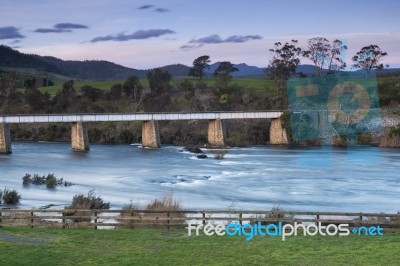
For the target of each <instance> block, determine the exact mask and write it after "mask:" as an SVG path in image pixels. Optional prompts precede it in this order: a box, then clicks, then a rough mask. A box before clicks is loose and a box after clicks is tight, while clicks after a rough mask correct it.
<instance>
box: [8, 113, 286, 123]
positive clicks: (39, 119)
mask: <svg viewBox="0 0 400 266" xmlns="http://www.w3.org/2000/svg"><path fill="white" fill-rule="evenodd" d="M281 115H282V112H281V111H253V112H205V113H131V114H116V113H110V114H49V115H45V114H44V115H6V116H0V123H11V124H15V123H59V122H106V121H149V120H211V119H259V118H279V117H280V116H281Z"/></svg>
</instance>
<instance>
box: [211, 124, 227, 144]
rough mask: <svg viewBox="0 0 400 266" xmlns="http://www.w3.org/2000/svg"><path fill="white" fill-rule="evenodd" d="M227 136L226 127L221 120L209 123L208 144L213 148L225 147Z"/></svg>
mask: <svg viewBox="0 0 400 266" xmlns="http://www.w3.org/2000/svg"><path fill="white" fill-rule="evenodd" d="M225 135H226V131H225V126H224V123H223V121H222V120H221V119H214V120H210V121H209V122H208V144H210V145H211V147H224V146H225V137H226V136H225Z"/></svg>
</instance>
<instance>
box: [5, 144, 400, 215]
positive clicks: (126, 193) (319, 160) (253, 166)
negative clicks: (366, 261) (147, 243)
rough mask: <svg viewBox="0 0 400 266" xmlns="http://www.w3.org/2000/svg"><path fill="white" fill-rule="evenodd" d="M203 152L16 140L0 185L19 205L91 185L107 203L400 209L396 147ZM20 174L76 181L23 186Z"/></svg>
mask: <svg viewBox="0 0 400 266" xmlns="http://www.w3.org/2000/svg"><path fill="white" fill-rule="evenodd" d="M205 152H206V153H207V155H208V156H209V158H208V159H197V157H196V155H195V154H192V153H189V152H186V151H183V147H175V146H163V147H162V148H161V149H156V150H149V149H142V148H141V147H140V146H138V145H101V144H92V145H91V150H90V151H89V152H87V153H74V152H72V151H71V149H70V144H68V143H46V142H41V143H25V142H15V143H13V154H11V155H0V169H1V170H0V188H4V187H5V186H7V187H8V188H12V189H17V190H18V192H20V194H21V195H22V199H21V203H20V204H19V207H20V208H39V207H42V206H44V205H47V204H59V205H61V206H64V205H67V204H68V203H70V202H71V200H72V197H73V196H74V195H75V194H77V193H85V194H86V193H87V192H88V191H89V190H90V189H92V188H93V189H95V193H96V194H97V195H100V196H101V197H102V198H103V199H104V200H105V201H107V202H108V201H109V202H111V207H112V208H120V207H122V205H123V204H125V203H129V201H130V199H132V200H133V201H134V202H136V203H138V204H139V206H141V207H143V206H144V205H145V204H146V203H148V202H149V201H150V200H152V199H154V198H156V197H159V196H163V195H166V194H168V193H173V194H174V197H175V198H177V199H179V200H180V201H181V203H182V204H183V206H184V208H185V209H227V208H228V207H229V206H230V207H232V206H233V207H234V208H235V209H252V210H256V209H257V210H263V209H266V210H269V209H270V208H271V207H272V206H274V205H280V206H281V207H282V208H284V209H285V210H302V211H363V212H366V211H369V212H381V211H382V212H397V211H400V174H399V172H400V150H399V149H380V148H376V147H362V146H360V147H352V148H347V149H346V148H344V149H343V148H331V147H296V148H293V147H272V146H256V147H247V148H230V149H228V154H226V155H225V158H224V159H222V160H215V159H214V158H213V155H212V154H211V151H210V150H205ZM26 173H29V174H35V173H37V174H40V175H45V174H48V173H54V174H55V175H56V176H57V177H58V178H60V177H63V178H64V180H66V181H70V182H72V183H74V184H75V185H73V186H70V187H61V186H58V187H57V188H55V189H47V188H46V187H45V186H37V185H32V184H31V185H29V186H23V185H22V176H24V175H25V174H26Z"/></svg>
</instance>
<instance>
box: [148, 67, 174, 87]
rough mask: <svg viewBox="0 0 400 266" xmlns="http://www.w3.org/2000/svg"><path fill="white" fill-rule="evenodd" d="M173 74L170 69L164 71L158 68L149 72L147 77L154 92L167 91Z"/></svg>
mask: <svg viewBox="0 0 400 266" xmlns="http://www.w3.org/2000/svg"><path fill="white" fill-rule="evenodd" d="M171 78H172V76H171V74H170V73H169V72H168V71H163V70H162V69H161V68H156V69H154V70H150V71H149V72H147V79H148V80H149V86H150V89H151V91H152V92H156V93H165V92H166V91H167V89H168V88H169V82H170V81H171Z"/></svg>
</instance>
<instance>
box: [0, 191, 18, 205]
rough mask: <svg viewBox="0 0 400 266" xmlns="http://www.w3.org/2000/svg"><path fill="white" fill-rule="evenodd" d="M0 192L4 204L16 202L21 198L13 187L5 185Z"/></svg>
mask: <svg viewBox="0 0 400 266" xmlns="http://www.w3.org/2000/svg"><path fill="white" fill-rule="evenodd" d="M0 194H2V196H1V198H2V200H3V202H4V203H5V204H17V203H19V200H20V199H21V194H19V193H18V192H17V191H16V190H15V189H12V190H10V189H8V188H7V187H6V188H4V190H3V191H2V193H0Z"/></svg>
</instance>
